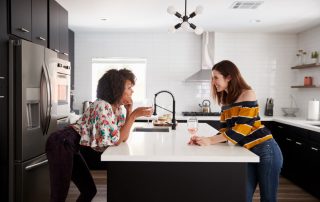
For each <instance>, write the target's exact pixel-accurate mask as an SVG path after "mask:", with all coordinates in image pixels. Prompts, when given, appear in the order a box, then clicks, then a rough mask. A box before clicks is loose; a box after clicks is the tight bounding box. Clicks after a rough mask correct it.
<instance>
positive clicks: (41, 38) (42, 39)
mask: <svg viewBox="0 0 320 202" xmlns="http://www.w3.org/2000/svg"><path fill="white" fill-rule="evenodd" d="M38 39H40V40H41V41H45V40H46V39H45V38H43V37H42V36H39V37H38Z"/></svg>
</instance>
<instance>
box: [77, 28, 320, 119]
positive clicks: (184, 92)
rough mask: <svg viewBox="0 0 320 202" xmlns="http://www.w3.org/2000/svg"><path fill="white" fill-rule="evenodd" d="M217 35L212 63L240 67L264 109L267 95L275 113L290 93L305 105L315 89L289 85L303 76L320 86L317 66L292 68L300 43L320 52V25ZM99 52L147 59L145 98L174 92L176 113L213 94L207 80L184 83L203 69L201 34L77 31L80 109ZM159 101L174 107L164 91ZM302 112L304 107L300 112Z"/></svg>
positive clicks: (88, 92)
mask: <svg viewBox="0 0 320 202" xmlns="http://www.w3.org/2000/svg"><path fill="white" fill-rule="evenodd" d="M215 37H216V38H215V50H214V52H215V61H214V62H215V63H216V62H219V61H221V60H225V59H228V60H231V61H233V62H234V63H235V64H236V65H237V66H238V67H239V69H240V71H241V73H242V74H243V77H244V78H245V79H246V81H247V82H248V83H249V85H251V86H252V88H253V89H254V90H255V91H256V94H257V98H258V101H259V103H260V105H261V112H262V113H263V110H264V107H265V106H264V105H265V102H266V99H267V98H268V97H273V98H274V100H275V109H274V112H275V115H282V112H281V107H288V106H289V105H290V94H293V95H294V97H296V100H297V105H298V107H299V108H304V106H305V103H306V102H307V100H308V99H309V98H310V97H312V96H313V94H314V92H316V91H312V89H310V91H308V90H306V91H303V90H297V89H291V88H290V86H291V85H294V84H297V85H298V84H300V83H301V82H302V83H303V77H304V76H305V75H311V74H312V75H316V76H313V77H314V82H315V83H316V84H317V85H320V77H319V76H320V74H319V70H316V69H314V70H310V71H309V70H308V71H304V70H303V71H302V70H297V71H299V72H298V73H297V72H296V71H295V70H291V68H290V67H291V66H294V65H295V64H296V56H295V54H296V52H297V50H298V49H299V48H303V49H305V50H308V51H312V50H318V51H320V45H319V44H320V39H319V38H320V28H317V29H314V30H311V31H309V32H306V33H300V34H299V35H296V34H253V33H215ZM309 38H316V39H317V40H316V41H311V40H310V39H309ZM96 57H140V58H146V59H147V97H148V98H153V95H154V93H156V92H158V91H160V90H169V91H172V92H173V93H174V95H175V99H176V104H177V105H176V109H177V112H182V111H190V110H196V111H199V110H200V107H199V106H198V104H199V103H201V102H202V100H203V99H208V98H209V99H210V93H211V86H210V84H209V83H200V82H199V83H197V82H194V83H186V82H184V80H185V79H186V78H187V77H189V76H190V75H191V74H193V73H195V72H197V71H198V70H199V69H200V68H201V37H199V36H197V35H194V34H193V33H175V34H171V33H104V34H91V33H90V34H88V33H78V34H76V36H75V67H76V68H75V88H76V91H75V94H76V105H75V108H81V102H82V101H84V100H88V99H90V97H91V59H92V58H96ZM80 89H81V90H80ZM301 95H303V96H305V98H303V96H301ZM317 96H318V97H317V98H320V97H319V95H317ZM210 100H211V99H210ZM211 101H212V100H211ZM159 102H162V103H163V105H164V106H167V107H171V98H170V96H166V95H163V96H161V97H160V98H159ZM211 106H212V108H211V109H212V111H219V110H220V107H219V106H217V104H213V101H212V105H211ZM304 113H305V109H302V110H301V114H304Z"/></svg>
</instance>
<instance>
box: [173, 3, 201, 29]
mask: <svg viewBox="0 0 320 202" xmlns="http://www.w3.org/2000/svg"><path fill="white" fill-rule="evenodd" d="M202 11H203V7H202V6H197V8H196V10H195V11H193V12H192V13H191V14H190V15H189V16H187V0H185V4H184V16H182V15H181V14H180V13H179V12H177V11H176V9H175V8H174V7H173V6H169V7H168V9H167V12H168V13H170V14H172V15H175V16H177V17H178V18H181V19H182V22H181V23H178V24H176V25H175V26H174V27H172V28H171V29H170V31H171V32H175V31H176V30H177V29H179V28H180V27H182V28H183V29H185V30H186V29H188V28H189V27H190V28H192V29H193V30H194V32H195V33H196V34H198V35H200V34H202V32H203V29H202V28H201V27H199V26H195V25H194V24H192V23H190V22H189V19H190V18H193V17H194V16H196V15H198V14H201V13H202Z"/></svg>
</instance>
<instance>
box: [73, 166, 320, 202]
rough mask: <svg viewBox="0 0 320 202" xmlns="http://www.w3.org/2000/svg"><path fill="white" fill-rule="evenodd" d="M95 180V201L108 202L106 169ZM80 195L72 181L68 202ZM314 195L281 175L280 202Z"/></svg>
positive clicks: (311, 201) (305, 201) (305, 200)
mask: <svg viewBox="0 0 320 202" xmlns="http://www.w3.org/2000/svg"><path fill="white" fill-rule="evenodd" d="M92 175H93V178H94V181H95V183H96V186H97V190H98V193H97V195H96V196H95V198H94V200H93V202H106V198H107V178H106V171H101V170H99V171H92ZM78 195H79V191H78V189H77V187H76V186H75V185H74V184H73V183H71V185H70V190H69V195H68V198H67V202H74V201H76V199H77V197H78ZM253 201H254V202H258V201H260V197H259V188H257V190H256V192H255V194H254V197H253ZM319 201H320V200H318V199H316V198H315V197H313V196H312V195H310V194H308V193H307V192H305V191H304V190H303V189H301V188H300V187H298V186H296V185H294V184H293V183H291V182H290V181H289V180H287V179H285V178H283V177H281V178H280V186H279V191H278V202H319Z"/></svg>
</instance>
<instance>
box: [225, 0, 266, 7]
mask: <svg viewBox="0 0 320 202" xmlns="http://www.w3.org/2000/svg"><path fill="white" fill-rule="evenodd" d="M262 3H263V1H235V2H233V3H232V5H231V8H232V9H256V8H258V7H259V6H260V5H261V4H262Z"/></svg>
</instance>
